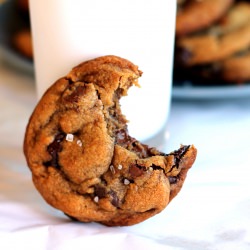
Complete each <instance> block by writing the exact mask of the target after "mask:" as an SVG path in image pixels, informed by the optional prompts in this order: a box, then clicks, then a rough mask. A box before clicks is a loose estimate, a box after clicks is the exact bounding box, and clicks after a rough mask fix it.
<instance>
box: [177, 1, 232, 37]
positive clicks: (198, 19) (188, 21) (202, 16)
mask: <svg viewBox="0 0 250 250" xmlns="http://www.w3.org/2000/svg"><path fill="white" fill-rule="evenodd" d="M233 2H234V1H233V0H202V1H199V0H186V1H184V3H183V1H181V2H180V3H179V2H178V4H179V5H178V12H177V17H176V35H177V36H184V35H188V34H190V33H193V32H197V31H200V30H202V29H204V28H207V27H209V26H210V25H211V24H213V23H214V22H215V21H217V20H219V19H220V18H221V17H222V16H223V15H224V14H225V13H226V11H227V10H228V9H229V7H230V6H231V5H232V4H233Z"/></svg>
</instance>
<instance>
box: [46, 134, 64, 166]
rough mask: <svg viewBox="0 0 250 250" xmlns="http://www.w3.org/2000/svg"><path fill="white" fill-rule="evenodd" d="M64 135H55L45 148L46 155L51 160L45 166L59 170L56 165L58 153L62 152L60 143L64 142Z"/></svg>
mask: <svg viewBox="0 0 250 250" xmlns="http://www.w3.org/2000/svg"><path fill="white" fill-rule="evenodd" d="M64 138H65V134H63V133H60V134H58V135H56V137H55V139H54V141H53V142H52V143H51V144H49V146H48V147H47V151H48V153H49V154H50V155H51V157H52V159H51V160H50V161H48V162H46V163H45V166H53V167H56V168H59V164H58V153H59V152H61V151H62V145H61V142H62V141H63V140H64Z"/></svg>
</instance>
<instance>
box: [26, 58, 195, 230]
mask: <svg viewBox="0 0 250 250" xmlns="http://www.w3.org/2000/svg"><path fill="white" fill-rule="evenodd" d="M141 74H142V72H141V71H140V70H139V69H138V67H137V66H135V65H134V64H132V63H131V62H129V61H127V60H125V59H122V58H119V57H116V56H104V57H99V58H96V59H94V60H90V61H87V62H84V63H82V64H80V65H78V66H76V67H75V68H73V69H72V71H71V72H70V73H69V74H68V75H67V76H65V77H63V78H61V79H59V80H58V81H57V82H56V83H55V84H53V85H52V86H51V87H50V88H49V89H48V90H47V92H46V93H45V94H44V96H43V97H42V98H41V100H40V101H39V103H38V105H37V106H36V108H35V110H34V112H33V114H32V115H31V118H30V120H29V123H28V126H27V129H26V134H25V141H24V153H25V156H26V160H27V163H28V166H29V168H30V169H31V171H32V177H33V182H34V184H35V186H36V188H37V189H38V191H39V192H40V193H41V195H42V196H43V197H44V199H45V200H46V201H47V202H48V203H49V204H50V205H52V206H53V207H55V208H57V209H59V210H61V211H63V212H64V213H65V214H67V215H68V216H69V217H71V218H74V219H77V220H79V221H83V222H91V221H95V222H99V223H102V224H105V225H108V226H125V225H133V224H136V223H139V222H141V221H143V220H145V219H147V218H149V217H151V216H153V215H155V214H157V213H159V212H161V211H162V210H163V209H164V208H165V207H166V206H167V204H168V203H169V202H170V201H171V200H172V199H173V198H174V197H175V195H176V194H177V193H178V192H179V190H180V189H181V187H182V185H183V182H184V180H185V177H186V174H187V171H188V170H189V169H190V168H191V166H192V164H193V162H194V161H195V158H196V149H195V147H194V146H181V147H180V149H178V150H176V151H175V152H171V153H169V154H164V153H161V152H159V151H158V150H157V149H155V148H150V147H149V146H147V145H144V144H142V143H140V142H139V141H137V140H136V139H134V138H132V137H131V136H129V134H128V130H127V120H126V118H125V116H124V115H123V114H122V112H121V108H120V104H119V100H120V98H121V97H122V96H124V95H126V94H127V91H128V89H129V87H130V86H132V85H138V78H139V77H140V76H141ZM152 87H153V86H152Z"/></svg>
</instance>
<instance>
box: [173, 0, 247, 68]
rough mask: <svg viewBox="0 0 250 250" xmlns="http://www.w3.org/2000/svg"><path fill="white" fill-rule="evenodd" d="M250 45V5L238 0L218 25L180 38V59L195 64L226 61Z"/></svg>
mask: <svg viewBox="0 0 250 250" xmlns="http://www.w3.org/2000/svg"><path fill="white" fill-rule="evenodd" d="M249 46H250V4H249V3H246V2H239V3H236V4H235V5H234V6H233V7H232V8H231V9H230V11H228V13H227V14H226V15H225V16H224V17H223V19H222V20H220V22H218V23H217V24H216V25H213V26H211V27H210V28H209V29H207V30H205V31H203V33H197V34H195V35H192V36H186V37H183V38H180V39H178V40H177V41H176V54H175V57H176V61H177V63H178V64H180V65H183V66H188V67H190V66H194V65H200V64H208V63H213V62H216V61H219V60H224V59H226V58H227V57H230V56H232V55H233V54H235V53H237V52H239V51H242V50H244V49H246V48H248V47H249Z"/></svg>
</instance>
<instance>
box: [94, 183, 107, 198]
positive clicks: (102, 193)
mask: <svg viewBox="0 0 250 250" xmlns="http://www.w3.org/2000/svg"><path fill="white" fill-rule="evenodd" d="M106 195H107V191H106V188H104V187H102V186H100V185H96V186H95V196H98V197H99V198H100V199H101V198H104V197H106Z"/></svg>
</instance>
